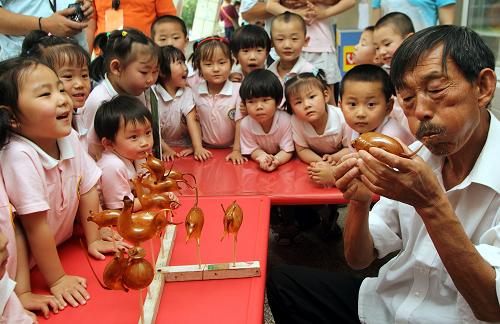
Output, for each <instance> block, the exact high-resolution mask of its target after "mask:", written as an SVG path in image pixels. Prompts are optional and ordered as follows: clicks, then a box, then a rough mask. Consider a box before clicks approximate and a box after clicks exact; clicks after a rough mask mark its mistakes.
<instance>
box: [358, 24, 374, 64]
mask: <svg viewBox="0 0 500 324" xmlns="http://www.w3.org/2000/svg"><path fill="white" fill-rule="evenodd" d="M373 30H374V27H373V26H368V27H366V28H365V30H363V32H362V33H361V37H360V38H359V42H358V44H356V46H354V54H353V55H352V59H353V61H354V64H355V65H360V64H375V65H379V63H380V60H379V59H378V57H377V55H376V51H375V46H374V45H373Z"/></svg>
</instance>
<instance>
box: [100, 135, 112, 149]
mask: <svg viewBox="0 0 500 324" xmlns="http://www.w3.org/2000/svg"><path fill="white" fill-rule="evenodd" d="M101 144H102V146H104V149H106V150H107V151H111V150H113V142H112V141H110V140H109V139H107V138H106V137H103V138H101Z"/></svg>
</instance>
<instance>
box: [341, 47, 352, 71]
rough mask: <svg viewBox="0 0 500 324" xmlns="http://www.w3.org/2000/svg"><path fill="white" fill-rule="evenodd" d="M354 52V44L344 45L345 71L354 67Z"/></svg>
mask: <svg viewBox="0 0 500 324" xmlns="http://www.w3.org/2000/svg"><path fill="white" fill-rule="evenodd" d="M353 54H354V46H344V47H343V53H342V59H343V61H344V62H343V63H344V64H342V65H343V70H344V72H347V71H349V70H350V69H352V68H353V67H354V60H353Z"/></svg>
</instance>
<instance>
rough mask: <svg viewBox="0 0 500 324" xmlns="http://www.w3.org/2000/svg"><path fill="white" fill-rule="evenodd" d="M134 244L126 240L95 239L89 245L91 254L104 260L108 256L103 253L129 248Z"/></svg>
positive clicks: (88, 248)
mask: <svg viewBox="0 0 500 324" xmlns="http://www.w3.org/2000/svg"><path fill="white" fill-rule="evenodd" d="M131 247H132V246H131V245H130V244H128V243H126V242H124V241H113V242H110V241H104V240H102V239H101V240H95V241H94V242H92V243H90V244H89V245H88V246H87V250H88V251H89V254H90V255H91V256H93V257H94V258H96V259H98V260H104V259H105V258H106V257H105V256H104V254H102V253H110V252H117V251H118V250H125V249H129V248H131Z"/></svg>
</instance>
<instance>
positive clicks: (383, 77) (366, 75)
mask: <svg viewBox="0 0 500 324" xmlns="http://www.w3.org/2000/svg"><path fill="white" fill-rule="evenodd" d="M347 81H362V82H378V83H380V84H381V85H382V91H383V92H384V96H385V99H386V101H389V100H390V99H391V97H392V96H393V95H395V94H396V92H395V91H394V86H393V85H392V82H391V79H390V77H389V75H388V74H387V72H385V71H384V69H382V68H381V67H380V66H377V65H372V64H361V65H356V66H355V67H353V68H352V69H350V70H349V71H347V73H346V74H345V75H344V77H343V78H342V81H341V82H340V89H339V92H340V98H342V96H343V95H344V91H345V85H346V82H347Z"/></svg>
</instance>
